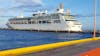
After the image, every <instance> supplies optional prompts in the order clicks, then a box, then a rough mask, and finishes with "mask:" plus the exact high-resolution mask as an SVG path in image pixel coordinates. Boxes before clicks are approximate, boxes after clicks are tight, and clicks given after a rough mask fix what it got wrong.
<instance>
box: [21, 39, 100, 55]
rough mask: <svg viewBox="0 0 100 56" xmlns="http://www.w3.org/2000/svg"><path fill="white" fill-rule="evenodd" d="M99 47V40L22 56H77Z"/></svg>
mask: <svg viewBox="0 0 100 56" xmlns="http://www.w3.org/2000/svg"><path fill="white" fill-rule="evenodd" d="M98 47H100V40H98V41H93V42H87V43H81V44H76V45H72V46H67V47H62V48H57V49H53V50H48V51H43V52H38V53H32V54H27V55H22V56H79V54H81V53H83V52H86V51H90V50H92V49H95V48H98Z"/></svg>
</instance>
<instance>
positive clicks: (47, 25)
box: [7, 4, 82, 31]
mask: <svg viewBox="0 0 100 56" xmlns="http://www.w3.org/2000/svg"><path fill="white" fill-rule="evenodd" d="M7 26H8V27H9V28H12V29H20V30H38V31H39V30H41V31H82V24H81V23H80V22H78V21H77V20H76V17H75V16H74V15H72V14H71V12H70V9H68V10H67V12H64V8H63V4H60V5H59V7H58V9H57V12H55V13H52V14H48V11H47V10H46V11H45V12H40V11H38V12H37V13H35V14H33V16H32V17H23V16H22V15H21V16H20V17H16V18H11V19H9V22H8V23H7Z"/></svg>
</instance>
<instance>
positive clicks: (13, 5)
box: [0, 0, 100, 30]
mask: <svg viewBox="0 0 100 56" xmlns="http://www.w3.org/2000/svg"><path fill="white" fill-rule="evenodd" d="M60 3H63V4H64V9H65V12H66V10H67V9H70V10H71V13H72V14H73V15H76V19H77V20H78V21H80V22H81V23H82V25H83V29H93V15H94V9H93V8H94V0H0V28H4V27H6V25H5V24H6V23H7V21H8V20H9V19H10V18H13V17H16V16H18V15H20V14H21V13H22V14H23V15H24V16H25V17H28V16H32V14H33V13H34V12H36V11H38V10H40V11H45V10H48V12H49V13H54V12H56V9H57V7H58V5H59V4H60ZM99 10H100V0H97V30H100V29H99V28H100V23H99V21H100V11H99Z"/></svg>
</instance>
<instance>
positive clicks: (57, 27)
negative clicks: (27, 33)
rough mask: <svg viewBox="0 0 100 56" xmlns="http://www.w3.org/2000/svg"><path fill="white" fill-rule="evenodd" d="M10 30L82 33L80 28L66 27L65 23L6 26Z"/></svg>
mask: <svg viewBox="0 0 100 56" xmlns="http://www.w3.org/2000/svg"><path fill="white" fill-rule="evenodd" d="M8 26H10V27H11V28H12V29H19V30H42V31H82V30H81V26H80V27H78V26H77V25H76V26H75V27H68V26H67V24H66V23H62V24H61V23H57V24H8Z"/></svg>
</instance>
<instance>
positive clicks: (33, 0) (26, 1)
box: [15, 0, 42, 6]
mask: <svg viewBox="0 0 100 56" xmlns="http://www.w3.org/2000/svg"><path fill="white" fill-rule="evenodd" d="M15 2H16V3H18V4H20V5H33V6H39V5H40V6H41V5H42V0H15Z"/></svg>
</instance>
